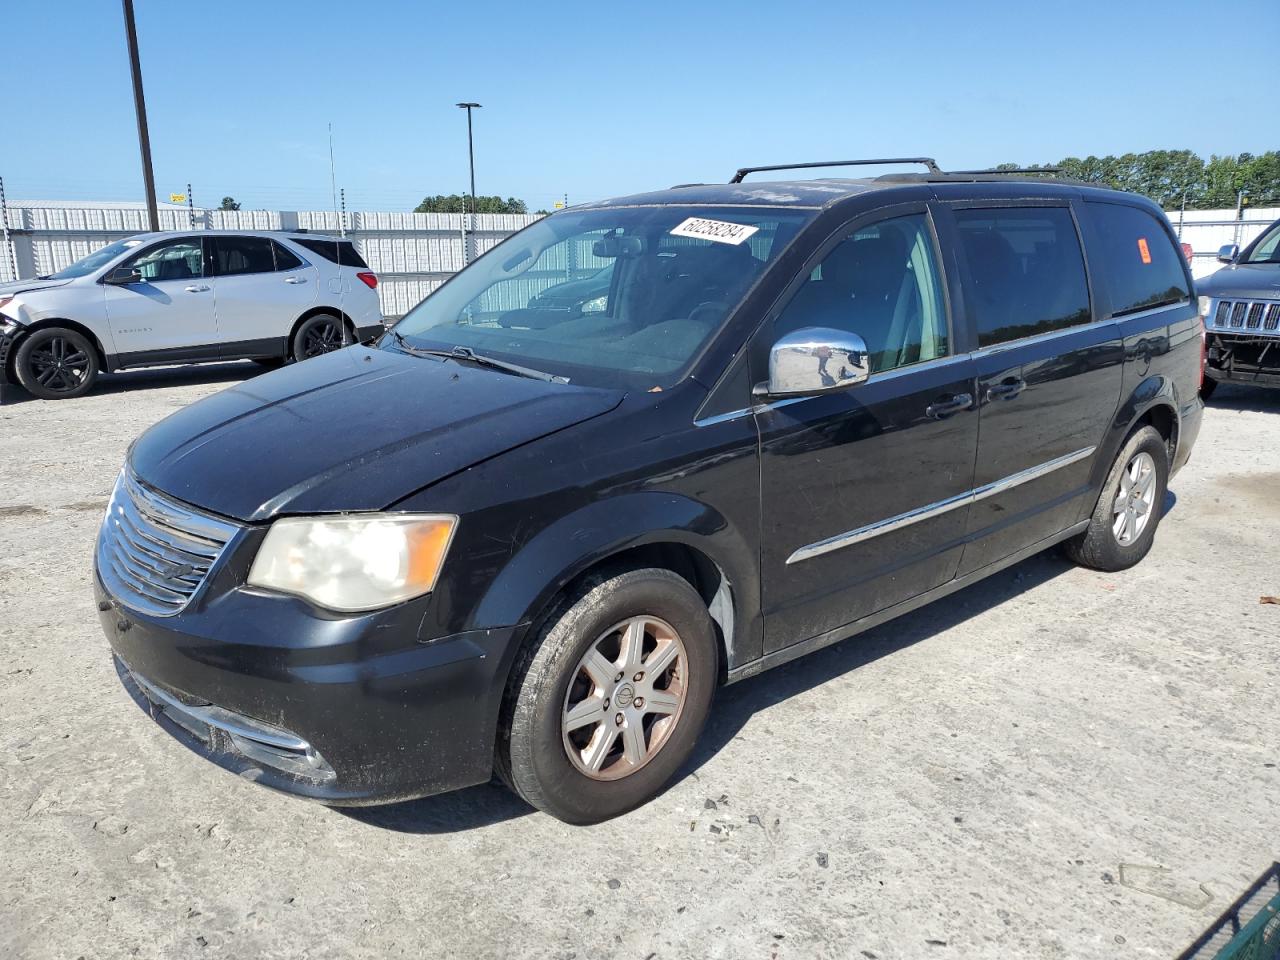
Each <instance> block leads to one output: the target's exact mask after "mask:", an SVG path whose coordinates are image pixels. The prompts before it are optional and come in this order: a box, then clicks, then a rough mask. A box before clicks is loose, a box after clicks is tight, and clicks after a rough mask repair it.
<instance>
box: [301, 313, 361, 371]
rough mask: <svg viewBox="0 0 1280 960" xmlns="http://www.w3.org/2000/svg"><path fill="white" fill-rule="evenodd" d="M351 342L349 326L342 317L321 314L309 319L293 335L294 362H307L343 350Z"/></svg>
mask: <svg viewBox="0 0 1280 960" xmlns="http://www.w3.org/2000/svg"><path fill="white" fill-rule="evenodd" d="M350 342H351V339H350V337H348V335H347V325H346V324H345V323H343V321H342V318H341V317H335V316H333V315H332V314H328V313H319V314H316V315H315V316H314V317H308V318H307V319H306V320H305V321H304V322H303V324H302V326H300V327H298V332H297V333H295V334H294V335H293V350H292V355H293V359H294V360H306V359H308V358H310V357H318V356H320V355H321V354H325V353H332V352H333V351H334V350H341V349H342V348H343V347H345V346H346V345H347V344H349V343H350Z"/></svg>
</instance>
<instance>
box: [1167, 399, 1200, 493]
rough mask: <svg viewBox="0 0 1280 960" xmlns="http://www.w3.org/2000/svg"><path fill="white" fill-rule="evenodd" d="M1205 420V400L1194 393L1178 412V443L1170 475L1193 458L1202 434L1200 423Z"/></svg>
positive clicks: (1170, 467)
mask: <svg viewBox="0 0 1280 960" xmlns="http://www.w3.org/2000/svg"><path fill="white" fill-rule="evenodd" d="M1203 420H1204V401H1203V400H1201V399H1200V396H1199V394H1196V395H1193V396H1192V398H1191V402H1190V403H1188V404H1186V405H1185V406H1184V407H1183V408H1182V410H1181V411H1179V414H1178V445H1177V447H1176V448H1175V449H1174V451H1173V463H1172V464H1170V466H1169V475H1170V476H1173V475H1174V474H1175V473H1177V472H1178V471H1179V470H1181V469H1182V468H1183V467H1184V466H1185V465H1186V463H1187V461H1188V460H1190V459H1191V450H1192V448H1193V447H1194V446H1195V445H1196V438H1197V437H1199V436H1200V424H1201V422H1203Z"/></svg>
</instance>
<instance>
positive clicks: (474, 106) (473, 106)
mask: <svg viewBox="0 0 1280 960" xmlns="http://www.w3.org/2000/svg"><path fill="white" fill-rule="evenodd" d="M457 106H458V107H459V108H461V109H463V110H466V111H467V157H468V159H469V160H470V161H471V231H470V233H471V239H470V240H469V242H468V246H469V247H474V246H475V232H476V149H475V144H474V142H473V141H472V139H471V111H472V110H478V109H480V104H478V103H459V104H457ZM472 252H473V251H471V250H464V251H463V255H464V256H465V257H466V260H467V263H470V262H471V260H472V259H473V258H472V255H471V254H472Z"/></svg>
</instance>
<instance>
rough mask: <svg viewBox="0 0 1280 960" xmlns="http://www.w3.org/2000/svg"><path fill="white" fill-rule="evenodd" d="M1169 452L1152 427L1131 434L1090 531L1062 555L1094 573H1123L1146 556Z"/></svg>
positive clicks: (1161, 497) (1166, 477)
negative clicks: (1065, 554) (1101, 571)
mask: <svg viewBox="0 0 1280 960" xmlns="http://www.w3.org/2000/svg"><path fill="white" fill-rule="evenodd" d="M1168 482H1169V448H1168V446H1167V445H1166V444H1165V441H1164V437H1162V436H1160V432H1159V431H1158V430H1156V429H1155V428H1154V427H1143V428H1142V429H1140V430H1138V431H1136V432H1135V433H1134V434H1133V436H1131V437H1130V438H1129V439H1128V440H1127V441H1126V442H1125V445H1124V448H1123V449H1122V450H1121V451H1120V453H1119V455H1118V456H1117V457H1116V460H1115V463H1113V464H1112V466H1111V471H1110V472H1109V473H1108V474H1107V480H1106V484H1105V485H1104V486H1103V488H1102V495H1101V496H1100V497H1099V498H1098V505H1097V507H1096V508H1095V509H1094V511H1093V517H1092V518H1091V519H1090V521H1089V528H1088V529H1087V530H1085V532H1084V533H1082V534H1081V535H1080V536H1079V537H1077V538H1076V539H1074V540H1070V541H1068V542H1067V544H1066V551H1067V555H1068V556H1069V557H1071V559H1072V560H1074V561H1076V563H1079V564H1082V565H1084V566H1086V567H1092V568H1093V569H1095V570H1106V571H1114V570H1124V569H1127V568H1128V567H1132V566H1133V565H1134V564H1135V563H1137V562H1138V561H1139V560H1141V559H1142V558H1143V557H1145V556H1146V555H1147V552H1148V551H1149V550H1150V549H1151V544H1152V542H1153V541H1154V540H1155V536H1156V527H1157V526H1159V524H1160V518H1161V517H1162V516H1163V514H1164V495H1165V490H1166V488H1167V484H1168Z"/></svg>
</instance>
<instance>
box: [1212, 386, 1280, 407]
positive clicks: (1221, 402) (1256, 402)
mask: <svg viewBox="0 0 1280 960" xmlns="http://www.w3.org/2000/svg"><path fill="white" fill-rule="evenodd" d="M1205 405H1206V406H1208V407H1215V408H1221V409H1224V410H1243V411H1249V412H1252V413H1280V390H1276V389H1274V388H1271V387H1246V386H1237V385H1236V384H1234V383H1223V384H1220V385H1219V386H1218V389H1217V390H1215V391H1214V392H1213V396H1212V397H1211V398H1210V399H1209V401H1208V402H1207V403H1206V404H1205Z"/></svg>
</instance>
